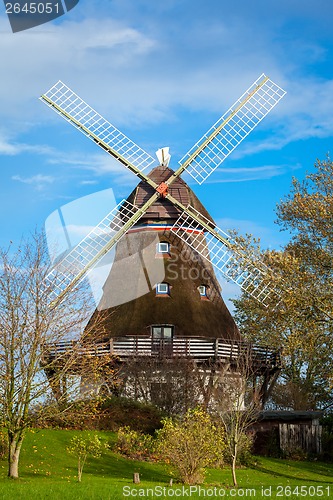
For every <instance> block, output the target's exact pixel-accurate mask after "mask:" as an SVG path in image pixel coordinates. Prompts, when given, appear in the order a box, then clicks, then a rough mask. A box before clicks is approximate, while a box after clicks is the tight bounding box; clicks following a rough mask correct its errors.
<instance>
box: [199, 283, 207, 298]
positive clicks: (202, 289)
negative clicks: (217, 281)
mask: <svg viewBox="0 0 333 500" xmlns="http://www.w3.org/2000/svg"><path fill="white" fill-rule="evenodd" d="M198 290H199V293H200V296H201V297H206V296H207V287H206V285H200V286H198Z"/></svg>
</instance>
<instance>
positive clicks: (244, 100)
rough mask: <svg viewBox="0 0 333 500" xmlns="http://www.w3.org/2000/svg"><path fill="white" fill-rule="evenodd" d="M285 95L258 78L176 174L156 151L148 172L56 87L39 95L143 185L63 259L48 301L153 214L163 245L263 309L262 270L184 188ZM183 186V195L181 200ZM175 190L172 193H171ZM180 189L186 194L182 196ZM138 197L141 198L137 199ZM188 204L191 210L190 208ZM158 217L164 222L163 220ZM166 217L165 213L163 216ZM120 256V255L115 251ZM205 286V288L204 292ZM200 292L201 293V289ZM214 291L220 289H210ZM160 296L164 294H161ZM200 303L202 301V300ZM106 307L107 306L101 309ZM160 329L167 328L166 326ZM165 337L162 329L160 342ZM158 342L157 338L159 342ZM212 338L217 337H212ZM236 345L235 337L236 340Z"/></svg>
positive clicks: (124, 144)
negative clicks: (191, 258)
mask: <svg viewBox="0 0 333 500" xmlns="http://www.w3.org/2000/svg"><path fill="white" fill-rule="evenodd" d="M284 95H285V91H284V90H283V89H281V87H279V86H278V85H276V84H275V83H274V82H273V81H272V80H270V79H269V78H268V77H267V76H265V75H261V76H260V77H259V78H258V79H257V80H256V81H255V82H254V83H253V84H252V85H251V86H250V87H249V89H247V90H246V92H245V93H244V94H243V95H242V96H241V97H240V98H239V99H238V100H237V101H236V102H235V103H234V104H233V106H231V107H230V108H229V110H228V111H227V112H226V113H224V114H223V115H222V116H221V118H219V120H218V121H217V122H216V123H215V124H214V125H213V126H212V127H211V128H210V129H209V130H208V131H207V132H206V133H205V134H204V135H203V137H202V138H201V139H200V140H199V141H198V142H197V143H196V144H195V145H194V146H193V147H192V148H191V149H190V150H189V151H188V152H187V153H186V154H185V155H184V156H183V158H182V159H181V160H180V161H179V167H178V168H177V169H176V170H175V171H173V170H171V169H170V168H169V162H170V155H169V149H168V148H162V149H160V150H159V151H158V152H157V158H158V160H159V165H158V166H157V167H155V168H153V170H152V171H151V172H150V174H147V173H145V171H147V169H151V168H152V167H153V166H154V164H155V159H154V158H153V157H151V156H150V155H149V154H148V153H146V152H145V151H144V150H142V149H141V148H140V147H139V146H137V145H136V144H135V143H134V142H133V141H131V140H130V139H129V138H128V137H126V136H125V135H124V134H123V133H122V132H120V131H119V130H118V129H117V128H116V127H114V126H113V125H112V124H111V123H109V122H108V121H107V120H105V118H103V117H102V116H101V115H100V114H99V113H97V112H96V111H95V110H94V109H93V108H91V107H90V106H89V105H88V104H87V103H86V102H85V101H83V100H82V99H81V98H80V97H79V96H78V95H77V94H75V93H74V92H73V91H72V90H71V89H70V88H69V87H67V86H66V85H65V84H64V83H62V82H61V81H59V82H57V83H56V84H55V85H54V86H53V87H52V88H51V89H50V90H48V91H47V92H46V93H45V94H43V95H42V96H41V100H42V101H43V102H44V103H45V104H47V105H48V106H49V107H51V109H53V110H54V111H55V112H57V113H58V114H60V116H62V117H63V118H64V119H65V120H67V121H68V122H69V123H70V124H71V125H73V126H74V127H76V128H77V129H78V130H79V131H80V132H82V133H83V134H84V135H86V136H87V137H88V138H89V139H91V140H92V141H93V142H95V143H96V144H97V145H98V146H99V147H100V148H102V149H103V150H104V151H105V152H106V153H108V154H110V155H111V156H112V157H113V158H115V159H116V160H118V161H119V162H120V163H122V164H123V165H124V167H126V168H127V169H129V170H130V171H131V172H133V173H134V174H135V175H136V176H137V177H138V178H139V179H140V184H139V186H140V189H141V191H140V193H139V191H138V192H136V196H130V197H129V198H128V199H127V200H123V201H122V202H120V203H119V204H118V205H117V206H116V207H115V208H114V209H113V210H112V211H111V212H110V213H109V214H107V215H106V217H105V218H104V219H103V220H102V221H101V222H100V223H99V224H98V225H97V226H96V227H95V228H94V229H93V230H92V231H91V232H90V233H89V234H88V235H87V236H86V237H85V238H84V239H83V240H82V241H81V242H80V243H79V244H78V245H76V246H75V247H74V248H73V249H72V250H71V251H70V252H69V253H67V255H66V256H65V257H64V258H63V259H62V260H61V261H60V262H58V263H57V264H56V265H55V267H54V268H53V269H52V270H51V272H50V273H49V275H48V276H47V278H46V285H47V286H49V287H50V289H52V296H51V299H52V300H53V301H61V300H63V298H64V297H65V296H66V293H67V291H68V290H69V289H71V288H72V287H75V286H76V285H77V284H78V283H79V282H80V281H81V280H82V279H83V278H84V277H85V276H86V275H87V273H89V272H90V271H91V270H92V269H93V268H94V267H95V266H96V265H98V263H99V262H100V261H101V259H103V257H104V256H105V255H106V254H108V252H109V251H110V250H111V249H112V248H113V247H114V246H115V245H117V249H118V253H119V252H121V245H122V241H123V239H124V237H125V236H126V237H125V240H126V238H128V237H129V235H130V234H133V232H135V229H136V228H138V227H140V224H141V225H144V223H146V225H147V222H149V221H150V222H151V219H153V218H154V216H153V215H152V214H153V213H154V207H155V209H156V207H158V214H157V216H156V217H157V219H158V220H162V221H163V224H162V225H163V226H164V227H163V228H161V231H164V233H166V232H167V233H168V238H167V241H162V243H163V242H164V243H165V244H171V242H172V239H173V241H176V242H177V243H176V244H175V246H178V248H180V247H179V245H180V244H182V248H185V249H186V250H187V251H189V252H190V253H191V254H192V256H193V255H195V256H196V260H198V256H199V259H200V261H201V267H202V266H203V264H202V262H206V268H207V269H208V271H209V273H210V275H211V277H212V280H213V282H214V280H216V278H215V275H214V271H213V267H214V268H216V269H218V270H219V271H220V272H221V273H222V274H223V275H224V276H225V278H226V279H227V280H231V281H233V282H235V283H236V284H238V285H239V286H240V287H241V288H242V289H243V290H244V291H246V292H247V293H249V294H250V295H252V296H253V297H254V298H256V299H257V300H259V301H260V302H262V303H263V304H265V305H267V303H268V301H269V297H270V295H271V293H274V290H272V287H270V285H269V283H268V281H267V279H265V278H266V274H267V268H266V267H265V265H264V263H255V262H254V261H253V260H252V259H249V258H248V257H247V256H246V254H245V252H244V250H243V249H242V248H241V246H239V245H238V244H236V243H235V242H234V241H233V240H232V238H230V236H229V235H227V234H226V233H224V232H223V231H222V230H221V229H219V228H218V227H216V225H215V223H214V221H213V220H212V219H211V217H210V216H209V214H208V213H207V212H206V211H205V210H204V208H203V207H202V205H201V204H200V202H198V200H197V198H196V197H195V196H193V193H192V191H189V190H188V189H189V188H188V187H187V185H186V184H185V183H184V182H183V181H182V179H181V174H182V173H184V172H187V173H188V174H190V176H191V177H192V178H193V179H194V180H195V181H196V182H198V183H199V184H202V183H203V182H204V181H205V180H206V179H207V178H208V177H209V176H210V175H211V174H212V173H213V172H214V171H215V170H216V169H217V168H218V167H219V166H220V165H221V164H222V163H223V161H224V160H225V159H226V158H227V157H228V156H229V155H230V154H231V153H232V151H233V150H234V149H235V148H236V147H237V146H238V145H239V144H240V143H241V142H242V141H243V140H244V139H245V138H246V137H247V135H248V134H249V133H250V132H252V130H253V129H254V128H255V127H256V126H257V125H258V124H259V123H260V122H261V120H262V119H263V118H264V117H265V116H266V115H267V114H268V113H269V112H270V111H271V110H272V109H273V108H274V106H275V105H276V104H277V103H278V102H279V101H280V99H281V98H282V97H283V96H284ZM184 184H185V186H186V190H187V191H186V193H187V196H183V197H182V196H181V194H180V193H181V192H183V193H184V189H185V188H184ZM176 187H177V189H176ZM182 189H183V191H181V190H182ZM139 194H140V196H139ZM191 200H192V201H194V203H192V204H191ZM160 210H162V212H163V215H162V216H161V213H160ZM165 211H166V213H165ZM119 249H120V250H119ZM159 285H165V287H163V286H160V295H168V289H167V285H168V283H159V284H157V289H156V293H157V290H158V286H159ZM201 286H204V285H201ZM198 288H199V293H200V295H201V294H204V290H203V289H202V288H201V289H200V285H199V286H198ZM212 288H214V290H215V291H216V290H217V287H216V286H215V283H214V286H213V287H212ZM163 292H165V293H163ZM201 296H202V295H201ZM105 308H107V306H106V307H105ZM164 323H165V321H164ZM164 334H166V335H169V333H168V332H167V327H166V326H165V332H163V335H164ZM163 335H162V336H163ZM215 337H216V338H218V337H220V338H221V336H220V335H216V336H215ZM236 337H237V340H238V341H239V340H240V339H239V335H237V334H236Z"/></svg>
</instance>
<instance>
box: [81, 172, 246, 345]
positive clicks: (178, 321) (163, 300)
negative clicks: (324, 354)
mask: <svg viewBox="0 0 333 500" xmlns="http://www.w3.org/2000/svg"><path fill="white" fill-rule="evenodd" d="M171 174H172V170H171V169H169V168H167V167H161V166H160V167H157V168H155V169H154V170H153V171H152V172H151V174H149V175H150V177H151V178H152V179H153V180H155V181H156V182H157V183H159V182H162V181H164V180H166V179H167V178H168V177H169V176H170V175H171ZM153 193H154V191H153V189H152V188H150V186H148V185H146V184H145V183H142V182H140V184H139V185H138V186H137V187H136V188H135V189H134V191H133V192H132V193H131V194H130V196H129V198H128V200H129V201H130V202H132V203H134V204H135V205H136V206H138V207H140V206H142V205H143V204H144V203H145V202H146V201H147V200H148V199H149V198H150V196H151V195H152V194H153ZM170 193H171V194H172V196H174V197H175V198H177V199H179V200H180V201H181V202H182V203H183V204H184V205H188V204H191V205H192V206H193V207H194V208H195V209H196V210H198V211H199V212H200V213H201V214H202V215H204V216H205V217H206V218H207V219H209V220H210V221H211V222H212V224H214V221H213V220H212V218H211V217H210V215H209V214H208V212H207V211H206V210H205V208H204V207H203V205H202V204H201V202H200V201H199V200H198V198H197V197H196V196H195V194H194V193H193V192H192V190H191V189H190V188H189V187H188V186H187V184H186V183H185V182H184V181H183V180H182V179H180V178H178V179H177V180H176V181H175V182H174V183H173V184H172V187H171V188H170ZM178 216H179V211H178V209H177V208H176V207H174V206H173V205H172V204H171V203H170V202H169V201H168V200H167V199H159V200H158V201H156V202H155V203H154V204H153V205H152V206H151V207H150V208H149V210H148V212H147V213H146V214H145V215H144V216H143V217H142V218H141V219H140V221H139V224H138V225H137V226H134V227H133V228H132V230H131V231H129V232H128V233H127V234H126V235H125V236H124V237H123V238H122V239H121V240H120V241H119V242H118V244H117V247H116V254H115V260H114V263H113V266H112V269H111V271H110V274H109V276H108V278H107V280H106V282H105V285H104V287H103V296H102V299H101V301H100V304H99V306H98V309H97V310H96V311H95V313H94V314H93V316H92V318H91V320H90V322H89V324H88V326H87V328H89V329H91V328H92V330H93V336H94V339H95V340H103V341H105V340H108V339H109V338H112V337H122V336H126V335H131V336H132V335H133V336H137V335H147V334H150V327H151V326H153V325H174V334H175V336H187V337H198V336H199V337H200V336H202V337H215V338H224V339H238V340H239V339H240V338H241V337H240V334H239V331H238V329H237V326H236V324H235V322H234V320H233V318H232V316H231V314H230V312H229V311H228V309H227V307H226V305H225V303H224V301H223V299H222V297H221V293H220V291H221V290H220V285H219V283H218V281H217V279H216V276H215V273H214V270H213V267H212V265H211V263H210V262H209V261H207V260H205V259H203V258H202V257H201V256H200V255H199V254H198V253H197V252H195V251H194V250H192V249H191V248H190V247H189V246H188V245H186V244H185V243H183V242H182V240H180V239H179V238H178V236H176V235H175V234H174V233H173V232H171V231H169V230H168V229H167V227H168V226H170V224H172V223H173V222H174V221H175V220H176V218H178ZM163 222H164V223H165V225H166V229H165V230H161V229H160V230H158V231H156V230H154V228H153V227H152V226H150V227H149V226H148V227H147V225H149V224H151V223H158V224H163ZM202 238H203V239H204V235H203V236H202ZM158 242H168V243H170V248H171V250H170V255H169V256H167V258H160V257H161V256H160V255H156V245H157V243H158ZM164 257H165V256H164ZM162 282H163V283H168V284H169V289H170V293H169V295H168V296H160V295H157V294H156V284H157V283H162ZM200 285H205V286H206V287H207V297H204V298H203V297H201V296H200V293H199V291H198V287H199V286H200ZM94 324H96V325H98V326H97V328H96V329H94V327H93V325H94Z"/></svg>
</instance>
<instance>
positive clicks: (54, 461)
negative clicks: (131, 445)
mask: <svg viewBox="0 0 333 500" xmlns="http://www.w3.org/2000/svg"><path fill="white" fill-rule="evenodd" d="M76 432H82V433H85V434H86V433H87V431H69V430H68V431H65V430H51V429H43V430H38V431H35V432H29V433H28V435H27V438H26V440H25V441H24V444H23V449H22V454H21V461H20V475H21V479H20V480H18V481H10V480H8V479H7V478H6V473H7V470H6V469H7V464H6V461H2V462H0V467H1V471H2V474H1V475H0V498H1V500H2V499H3V500H5V499H21V498H22V499H23V498H24V499H29V500H30V499H32V500H39V499H43V500H44V499H52V500H57V499H59V500H66V499H75V500H79V499H89V500H90V499H103V500H107V499H110V500H117V499H122V498H124V497H123V495H122V489H123V487H124V486H130V487H133V484H132V477H133V472H140V477H141V480H142V482H141V484H140V486H139V487H140V488H146V487H150V488H153V487H154V486H156V485H162V486H166V485H167V484H168V483H169V479H170V477H171V476H170V471H169V468H168V467H167V466H163V465H161V464H154V463H146V462H135V461H132V460H126V459H124V458H122V457H120V456H119V455H116V454H114V453H112V452H111V451H107V452H105V453H104V455H103V457H102V458H100V459H90V460H89V459H88V462H87V464H86V466H85V469H84V471H83V479H82V483H81V484H79V483H77V480H76V460H75V458H74V457H72V456H70V455H68V454H67V452H66V446H67V445H68V443H69V441H70V439H71V437H72V436H73V435H75V433H76ZM98 435H99V436H100V437H101V438H102V439H103V440H105V441H108V442H110V441H111V442H112V441H114V439H115V435H114V433H111V432H98ZM238 479H239V484H240V487H241V488H244V489H245V488H256V495H255V496H254V495H253V494H251V495H250V493H248V495H247V497H249V496H252V498H254V497H256V498H263V496H262V493H261V488H262V487H265V488H267V487H269V486H272V488H273V489H272V496H268V498H319V497H320V496H319V495H317V494H315V495H314V494H313V491H314V490H313V489H312V490H308V491H309V493H311V495H306V496H301V494H300V492H299V495H290V496H289V494H288V491H287V494H285V495H283V496H279V497H276V488H277V486H278V485H283V486H287V485H291V486H301V485H304V486H307V488H308V487H309V486H314V487H317V486H318V485H321V486H323V487H324V488H326V487H328V486H329V487H330V493H331V496H332V497H333V465H331V464H329V465H327V464H322V463H316V462H291V461H284V460H279V459H266V458H258V462H257V465H256V466H255V467H254V468H248V469H242V470H239V471H238ZM219 485H221V487H222V488H225V489H228V491H227V493H226V495H225V498H227V497H229V498H231V497H230V496H229V493H230V491H229V488H230V487H231V476H230V471H229V470H228V469H224V470H222V471H221V470H210V471H209V473H208V475H207V479H206V484H205V486H206V487H209V486H219ZM174 487H175V488H179V487H180V485H177V484H175V485H174ZM138 493H139V492H138ZM323 493H324V494H323V496H321V498H329V496H328V495H327V490H325V489H324V492H323ZM238 496H239V495H238ZM243 497H246V495H245V494H244V495H243ZM132 498H133V497H132ZM146 498H147V497H146ZM149 498H152V496H151V495H150V497H149ZM160 498H161V497H160ZM162 498H164V496H163V497H162ZM167 498H169V496H168V497H167ZM191 498H199V496H198V495H192V497H191ZM210 498H212V497H210Z"/></svg>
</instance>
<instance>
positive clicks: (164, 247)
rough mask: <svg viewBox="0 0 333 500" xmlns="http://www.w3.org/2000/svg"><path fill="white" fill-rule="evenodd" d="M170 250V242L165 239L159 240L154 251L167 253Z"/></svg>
mask: <svg viewBox="0 0 333 500" xmlns="http://www.w3.org/2000/svg"><path fill="white" fill-rule="evenodd" d="M169 252H170V243H168V242H167V241H160V243H157V245H156V253H169Z"/></svg>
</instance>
